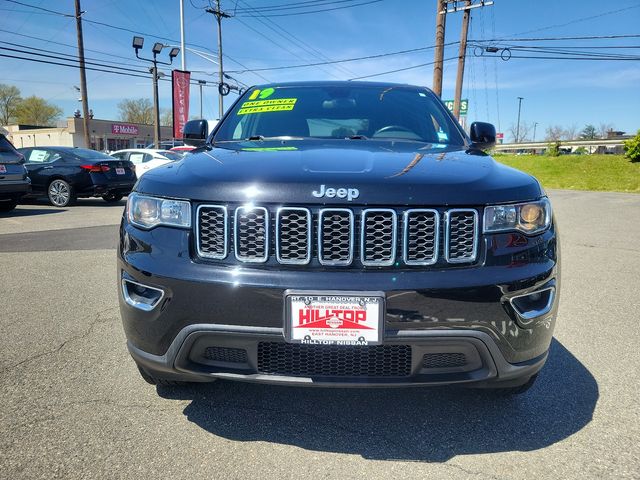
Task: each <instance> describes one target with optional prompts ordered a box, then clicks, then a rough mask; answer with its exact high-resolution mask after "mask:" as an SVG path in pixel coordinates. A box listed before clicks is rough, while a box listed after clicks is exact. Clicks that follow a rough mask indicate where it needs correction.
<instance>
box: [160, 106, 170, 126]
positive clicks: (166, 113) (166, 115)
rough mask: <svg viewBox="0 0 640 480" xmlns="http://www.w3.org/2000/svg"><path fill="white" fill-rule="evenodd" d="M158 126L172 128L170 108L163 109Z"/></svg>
mask: <svg viewBox="0 0 640 480" xmlns="http://www.w3.org/2000/svg"><path fill="white" fill-rule="evenodd" d="M160 125H162V126H163V127H172V126H173V110H171V109H170V108H167V109H163V110H162V111H161V113H160Z"/></svg>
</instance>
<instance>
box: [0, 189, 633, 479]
mask: <svg viewBox="0 0 640 480" xmlns="http://www.w3.org/2000/svg"><path fill="white" fill-rule="evenodd" d="M550 196H551V198H552V200H553V202H554V207H555V211H556V215H557V218H558V221H559V224H560V234H561V237H562V261H563V265H562V268H563V286H562V299H561V306H560V313H559V319H558V325H557V328H556V331H555V337H556V338H555V340H554V342H553V344H552V351H551V354H550V358H549V361H548V363H547V365H546V367H545V369H544V370H543V372H542V374H541V376H540V378H539V380H538V382H537V383H536V385H535V386H534V388H533V389H531V390H530V391H529V392H528V393H527V394H525V395H523V396H521V397H517V398H500V397H495V396H493V395H491V394H489V393H487V392H476V391H470V390H458V389H453V388H447V389H424V388H414V389H388V390H387V389H380V390H341V389H304V388H290V387H274V386H263V385H252V384H242V383H228V382H217V383H214V384H205V385H195V386H192V387H186V388H157V389H156V388H155V387H152V386H150V385H148V384H146V383H144V382H143V381H142V379H141V378H140V377H139V375H138V373H137V371H136V369H135V367H134V364H133V362H132V361H131V360H130V358H129V355H128V353H127V351H126V348H125V340H124V334H123V332H122V327H121V324H120V318H119V313H118V307H117V290H116V268H115V245H116V236H117V224H118V222H119V219H120V216H121V214H122V209H123V206H124V202H121V203H120V204H119V205H107V204H106V203H104V202H103V201H102V200H84V201H81V202H80V203H79V205H78V206H75V207H71V208H68V209H54V208H51V207H48V206H46V205H45V204H44V203H34V204H30V205H26V206H20V207H18V209H17V210H15V211H14V212H12V213H11V214H8V215H4V216H1V217H0V271H1V272H2V276H1V282H2V283H1V290H0V332H1V333H2V334H1V335H0V346H1V351H2V355H1V356H0V384H1V386H2V388H1V389H0V403H1V404H2V408H0V477H2V478H7V479H9V478H11V479H14V478H133V477H135V478H139V479H142V478H176V479H178V478H188V479H197V478H205V477H207V478H250V477H251V478H254V477H258V478H278V479H284V478H385V479H391V478H498V479H502V478H505V479H530V478H553V479H557V478H562V479H572V478H580V479H585V478H617V479H619V478H640V446H639V443H640V442H638V439H640V403H639V401H638V398H639V397H640V386H639V382H638V379H639V378H640V368H639V366H640V354H639V352H640V348H639V345H640V329H639V328H638V321H639V319H640V293H639V291H640V242H639V241H638V238H640V222H639V221H638V220H639V219H640V195H633V194H618V193H592V192H574V191H552V192H550Z"/></svg>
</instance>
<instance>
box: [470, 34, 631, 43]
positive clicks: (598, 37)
mask: <svg viewBox="0 0 640 480" xmlns="http://www.w3.org/2000/svg"><path fill="white" fill-rule="evenodd" d="M612 38H640V35H638V34H628V35H589V36H582V37H538V38H490V39H486V40H469V42H475V43H479V42H483V43H490V42H551V41H561V40H603V39H612Z"/></svg>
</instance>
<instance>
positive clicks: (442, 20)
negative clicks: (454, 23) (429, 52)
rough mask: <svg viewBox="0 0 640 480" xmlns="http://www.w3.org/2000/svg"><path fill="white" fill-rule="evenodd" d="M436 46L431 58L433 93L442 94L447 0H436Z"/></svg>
mask: <svg viewBox="0 0 640 480" xmlns="http://www.w3.org/2000/svg"><path fill="white" fill-rule="evenodd" d="M436 9H437V10H436V48H435V50H434V59H433V93H435V94H436V95H437V96H439V97H441V96H442V70H443V62H444V31H445V28H446V23H447V2H446V0H436Z"/></svg>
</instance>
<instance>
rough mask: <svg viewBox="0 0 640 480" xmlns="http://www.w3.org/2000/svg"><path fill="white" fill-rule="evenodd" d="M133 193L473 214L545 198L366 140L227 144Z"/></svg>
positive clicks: (446, 151)
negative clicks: (474, 208) (459, 208)
mask: <svg viewBox="0 0 640 480" xmlns="http://www.w3.org/2000/svg"><path fill="white" fill-rule="evenodd" d="M339 189H341V190H340V191H339V192H338V190H339ZM136 190H137V191H139V192H141V193H147V194H151V195H160V196H169V197H175V198H187V199H192V200H196V201H216V202H254V201H255V202H258V203H287V204H291V203H296V204H326V205H338V204H343V205H344V204H347V203H349V204H354V205H433V206H436V205H469V206H470V205H483V204H489V203H504V202H515V201H525V200H532V199H535V198H538V197H540V196H541V195H542V194H543V192H542V190H541V188H540V186H539V184H538V182H537V181H536V180H535V179H534V178H533V177H531V176H530V175H527V174H525V173H523V172H520V171H518V170H515V169H512V168H509V167H507V166H504V165H502V164H500V163H498V162H496V161H494V160H493V158H491V157H490V156H488V155H485V154H483V153H481V152H474V151H470V150H465V149H464V148H463V147H450V146H444V145H430V144H427V145H424V144H419V143H414V142H401V141H400V142H398V141H395V142H394V141H367V140H351V141H343V140H336V141H319V140H318V141H314V140H300V141H286V142H285V141H261V142H232V143H227V144H224V145H223V148H213V149H210V150H204V151H200V152H199V153H195V154H192V155H189V156H187V157H186V158H185V159H184V160H181V161H178V162H174V163H171V164H168V165H165V166H162V167H159V168H156V169H154V170H152V171H150V172H149V173H147V174H145V175H144V177H142V178H141V179H140V181H139V184H138V186H137V188H136ZM345 192H349V194H348V195H347V194H346V193H345Z"/></svg>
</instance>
